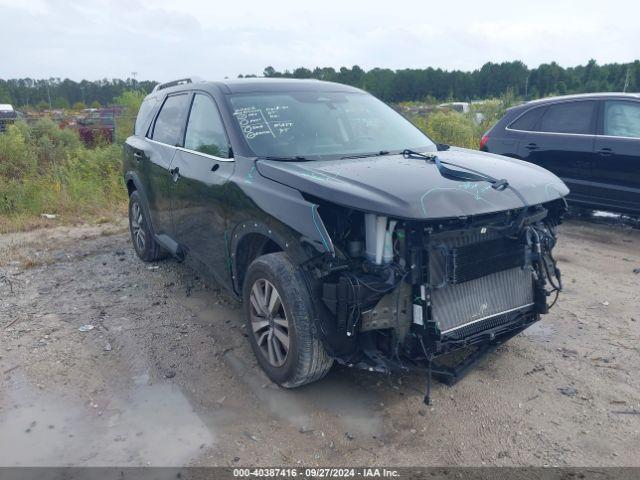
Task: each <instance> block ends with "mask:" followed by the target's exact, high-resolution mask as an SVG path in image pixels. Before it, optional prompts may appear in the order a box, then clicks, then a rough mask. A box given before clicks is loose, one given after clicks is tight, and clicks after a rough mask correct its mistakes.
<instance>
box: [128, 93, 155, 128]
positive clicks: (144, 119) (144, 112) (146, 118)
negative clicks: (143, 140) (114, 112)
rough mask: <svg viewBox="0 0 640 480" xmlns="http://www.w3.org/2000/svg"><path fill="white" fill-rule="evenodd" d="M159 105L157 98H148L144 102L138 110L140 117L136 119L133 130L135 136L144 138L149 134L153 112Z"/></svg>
mask: <svg viewBox="0 0 640 480" xmlns="http://www.w3.org/2000/svg"><path fill="white" fill-rule="evenodd" d="M157 104H158V100H157V99H156V98H155V97H153V98H146V99H145V100H144V101H143V102H142V105H140V110H138V115H137V117H136V125H135V127H134V129H133V133H134V135H140V136H144V135H145V134H146V133H147V129H148V128H149V123H150V122H151V116H152V114H153V110H154V108H155V106H156V105H157Z"/></svg>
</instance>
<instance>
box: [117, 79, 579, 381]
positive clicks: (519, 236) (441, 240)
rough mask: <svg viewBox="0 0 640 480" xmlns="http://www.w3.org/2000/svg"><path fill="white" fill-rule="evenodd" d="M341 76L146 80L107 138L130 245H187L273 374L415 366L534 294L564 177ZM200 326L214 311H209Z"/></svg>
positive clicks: (500, 328) (452, 373)
mask: <svg viewBox="0 0 640 480" xmlns="http://www.w3.org/2000/svg"><path fill="white" fill-rule="evenodd" d="M439 148H440V150H438V147H437V146H436V144H435V143H433V141H431V140H430V139H429V138H428V137H426V136H425V135H424V134H423V133H422V132H421V131H420V130H418V129H417V128H416V127H414V126H413V125H412V124H411V123H409V122H408V121H407V120H405V119H404V118H403V117H402V116H401V115H399V114H398V113H397V112H395V111H394V110H392V109H391V108H390V107H388V106H387V105H385V104H384V103H382V102H380V101H379V100H377V99H376V98H374V97H372V96H371V95H369V94H367V93H365V92H363V91H361V90H359V89H356V88H352V87H349V86H346V85H339V84H335V83H328V82H320V81H315V80H292V79H239V80H229V81H224V82H192V81H191V80H189V79H183V80H179V81H175V82H170V83H166V84H161V85H159V86H157V87H156V88H155V89H154V91H153V92H152V93H151V94H150V95H149V96H147V97H146V98H145V100H144V102H143V103H142V106H141V108H140V112H139V114H138V118H137V120H136V124H135V133H134V135H133V136H131V137H129V138H128V139H127V141H126V144H125V152H124V179H125V182H126V186H127V189H128V192H129V198H130V200H129V203H130V207H129V224H130V228H131V237H132V242H133V247H134V248H135V251H136V253H137V254H138V256H139V257H140V258H141V259H142V260H144V261H156V260H158V259H160V258H163V257H164V256H166V255H168V254H170V255H173V256H176V257H178V258H180V259H185V260H190V261H191V262H192V264H193V265H195V266H196V268H197V269H198V270H199V271H200V272H201V273H202V274H203V276H204V277H205V278H213V279H215V280H217V282H218V283H219V284H220V285H223V286H224V287H226V288H227V290H228V291H229V293H230V294H231V295H232V296H234V297H235V298H237V299H239V300H241V301H242V302H243V304H244V315H245V321H246V326H247V333H248V334H249V341H250V342H251V346H252V348H253V351H254V353H255V355H256V357H257V360H258V363H259V364H260V366H261V367H262V369H263V370H264V371H265V372H266V374H267V375H268V376H269V378H271V379H272V380H273V381H274V382H276V383H277V384H279V385H282V386H284V387H297V386H299V385H303V384H305V383H309V382H312V381H315V380H318V379H320V378H322V377H323V376H324V375H325V374H326V373H327V372H328V371H329V369H330V368H331V365H332V364H333V363H334V361H337V362H339V363H341V364H344V365H348V366H355V367H359V368H364V369H368V370H372V371H379V372H390V371H398V370H409V369H416V370H421V371H424V372H425V373H426V374H429V378H430V374H431V372H432V371H434V370H433V369H434V368H435V367H434V366H433V365H432V360H434V359H435V358H436V357H438V356H440V355H443V354H446V353H447V352H451V351H457V350H459V349H461V348H463V347H469V346H474V347H475V350H474V353H473V355H475V356H473V355H472V356H471V357H466V363H464V362H463V363H462V364H461V365H458V366H457V368H445V367H444V366H438V367H437V369H436V370H435V371H436V372H437V373H438V374H439V375H442V376H445V377H446V378H448V379H449V380H453V379H456V378H458V377H459V375H460V374H461V373H462V367H464V366H465V365H467V364H470V363H471V361H472V360H473V359H474V358H478V357H479V356H480V355H481V354H482V353H484V352H486V351H487V350H488V349H489V348H490V347H491V346H492V345H495V344H496V343H499V342H502V341H505V340H506V339H508V338H510V337H512V336H513V335H515V334H517V333H519V332H521V331H522V330H524V329H525V328H527V327H528V326H530V325H531V324H532V323H534V322H535V321H536V320H538V319H539V318H540V314H542V313H545V312H547V311H548V308H549V305H548V298H549V295H551V294H554V295H556V296H557V293H558V291H559V289H560V287H561V284H560V274H559V271H558V269H557V268H556V266H555V262H554V261H553V257H552V249H553V247H554V245H555V234H554V227H555V226H556V225H557V224H558V223H559V222H560V219H561V216H562V214H563V212H564V208H565V202H564V199H563V197H564V196H565V195H566V194H567V192H568V190H567V188H566V186H565V185H564V184H563V183H562V181H560V180H559V179H558V178H557V177H556V176H555V175H553V174H551V173H549V172H548V171H546V170H544V169H542V168H540V167H538V166H535V165H531V164H528V163H526V162H521V161H518V160H513V159H509V158H506V157H500V156H497V155H491V154H487V153H481V152H477V151H473V150H466V149H460V148H449V147H448V146H440V147H439ZM212 328H215V326H212Z"/></svg>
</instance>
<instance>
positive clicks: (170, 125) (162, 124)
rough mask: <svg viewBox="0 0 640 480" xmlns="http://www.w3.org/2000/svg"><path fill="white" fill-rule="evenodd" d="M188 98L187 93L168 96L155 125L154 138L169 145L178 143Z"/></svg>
mask: <svg viewBox="0 0 640 480" xmlns="http://www.w3.org/2000/svg"><path fill="white" fill-rule="evenodd" d="M188 99H189V95H188V94H186V93H182V94H179V95H172V96H170V97H167V99H166V100H165V101H164V104H163V105H162V108H161V109H160V113H159V114H158V117H157V118H156V123H155V124H154V126H153V134H152V135H151V138H152V139H153V140H155V141H157V142H161V143H166V144H167V145H172V146H176V145H178V142H179V140H180V133H181V132H182V126H183V124H184V118H185V115H186V112H187V101H188Z"/></svg>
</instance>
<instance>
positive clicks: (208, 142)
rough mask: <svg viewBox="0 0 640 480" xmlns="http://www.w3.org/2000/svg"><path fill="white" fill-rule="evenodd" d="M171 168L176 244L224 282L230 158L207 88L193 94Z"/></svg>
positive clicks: (226, 138)
mask: <svg viewBox="0 0 640 480" xmlns="http://www.w3.org/2000/svg"><path fill="white" fill-rule="evenodd" d="M183 145H184V146H183V147H181V148H178V151H177V152H176V156H175V157H174V159H173V163H172V170H173V172H174V177H173V179H174V183H173V186H172V195H171V199H172V200H171V203H172V217H173V224H174V229H175V232H176V237H177V241H178V243H180V245H181V246H182V247H183V248H184V249H185V250H186V251H187V253H188V254H189V255H192V256H193V257H195V258H197V259H198V260H200V261H201V262H202V263H203V264H204V265H205V267H206V268H207V269H208V270H209V271H210V273H211V274H212V275H214V276H215V277H216V278H217V279H218V280H219V281H221V282H222V283H223V284H229V281H230V277H229V275H227V271H228V270H227V247H226V242H225V228H226V220H227V218H228V212H227V209H228V205H229V197H228V195H227V187H228V182H227V181H228V179H229V177H230V176H231V174H232V173H233V169H234V167H235V162H234V161H233V158H231V148H230V146H229V145H230V144H229V139H228V137H227V134H226V131H225V128H224V126H223V123H222V119H221V117H220V113H219V111H218V107H217V105H216V103H215V101H214V100H213V98H212V97H210V96H209V95H208V94H206V93H201V92H196V93H195V94H194V96H193V100H192V103H191V109H190V112H189V119H188V122H187V126H186V130H185V134H184V144H183Z"/></svg>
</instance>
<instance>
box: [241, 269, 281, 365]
mask: <svg viewBox="0 0 640 480" xmlns="http://www.w3.org/2000/svg"><path fill="white" fill-rule="evenodd" d="M249 301H250V302H251V306H250V315H251V327H252V330H253V335H254V337H255V339H256V343H257V344H258V347H259V349H260V351H261V352H262V354H263V355H264V357H265V358H266V359H267V360H268V361H269V363H270V364H271V365H273V366H274V367H281V366H282V365H284V363H285V361H286V360H287V355H288V353H289V321H288V320H287V314H286V312H285V311H284V307H283V305H282V300H281V298H280V294H279V293H278V290H277V289H276V287H274V286H273V284H272V283H271V282H269V281H268V280H265V279H263V278H261V279H258V280H256V281H255V282H254V284H253V286H252V287H251V294H250V295H249Z"/></svg>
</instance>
